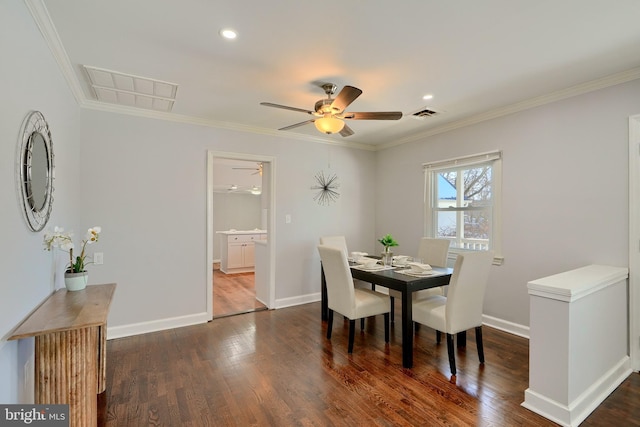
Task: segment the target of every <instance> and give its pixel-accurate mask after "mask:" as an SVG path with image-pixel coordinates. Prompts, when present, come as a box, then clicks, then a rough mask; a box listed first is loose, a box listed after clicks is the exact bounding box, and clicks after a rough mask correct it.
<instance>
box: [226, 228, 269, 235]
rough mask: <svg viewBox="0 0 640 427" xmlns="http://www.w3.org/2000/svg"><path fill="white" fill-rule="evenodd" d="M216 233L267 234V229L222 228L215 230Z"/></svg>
mask: <svg viewBox="0 0 640 427" xmlns="http://www.w3.org/2000/svg"><path fill="white" fill-rule="evenodd" d="M216 233H217V234H267V230H260V229H258V228H256V229H254V230H234V229H231V230H224V231H216Z"/></svg>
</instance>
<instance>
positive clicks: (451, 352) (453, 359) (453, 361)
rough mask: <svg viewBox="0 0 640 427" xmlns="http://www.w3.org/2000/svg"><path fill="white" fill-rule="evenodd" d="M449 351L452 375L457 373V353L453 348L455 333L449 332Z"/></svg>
mask: <svg viewBox="0 0 640 427" xmlns="http://www.w3.org/2000/svg"><path fill="white" fill-rule="evenodd" d="M447 352H448V353H449V368H450V369H451V375H455V374H456V353H455V350H454V348H453V335H452V334H447Z"/></svg>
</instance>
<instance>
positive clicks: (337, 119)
mask: <svg viewBox="0 0 640 427" xmlns="http://www.w3.org/2000/svg"><path fill="white" fill-rule="evenodd" d="M321 87H322V89H323V90H324V93H325V94H326V95H327V98H326V99H321V100H319V101H318V102H316V105H315V108H314V111H310V110H305V109H303V108H296V107H287V106H286V105H280V104H273V103H271V102H261V103H260V105H264V106H267V107H275V108H282V109H285V110H292V111H299V112H301V113H307V114H309V115H312V116H315V117H316V118H314V119H311V120H305V121H304V122H300V123H296V124H294V125H290V126H285V127H283V128H280V129H278V130H289V129H293V128H297V127H298V126H304V125H306V124H309V123H313V124H315V126H316V129H318V130H319V131H320V132H322V133H326V134H332V133H340V135H342V136H349V135H353V130H352V129H351V128H350V127H349V126H347V124H346V123H345V122H344V120H345V119H346V120H399V119H400V118H402V112H400V111H379V112H365V113H352V112H347V111H345V109H346V108H347V107H348V106H349V105H350V104H351V103H352V102H353V101H355V100H356V98H357V97H359V96H360V95H361V94H362V91H361V90H360V89H358V88H357V87H353V86H345V87H343V88H342V90H341V91H340V93H338V95H337V96H336V97H335V98H333V99H332V98H331V95H333V94H334V93H335V92H336V89H337V88H338V87H337V86H336V85H334V84H333V83H325V84H323V85H322V86H321Z"/></svg>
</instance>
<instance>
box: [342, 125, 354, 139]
mask: <svg viewBox="0 0 640 427" xmlns="http://www.w3.org/2000/svg"><path fill="white" fill-rule="evenodd" d="M340 135H342V136H351V135H353V129H351V128H350V127H349V126H347V124H346V123H345V124H344V127H343V128H342V130H341V131H340Z"/></svg>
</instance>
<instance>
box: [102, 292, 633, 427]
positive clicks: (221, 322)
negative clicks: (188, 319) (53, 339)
mask: <svg viewBox="0 0 640 427" xmlns="http://www.w3.org/2000/svg"><path fill="white" fill-rule="evenodd" d="M397 309H398V310H399V309H400V307H399V305H397ZM326 328H327V324H326V322H321V321H320V303H312V304H306V305H302V306H297V307H289V308H284V309H279V310H273V311H260V312H255V313H250V314H243V315H240V316H231V317H224V318H219V319H214V320H213V321H212V322H210V323H207V324H203V325H197V326H190V327H184V328H178V329H172V330H167V331H161V332H156V333H150V334H144V335H138V336H132V337H127V338H121V339H116V340H110V341H109V342H108V347H107V348H108V361H107V391H106V392H105V393H103V395H101V397H100V400H99V408H100V411H101V416H100V422H99V425H103V426H118V427H121V426H147V425H154V426H198V427H199V426H509V427H511V426H553V425H555V424H554V423H552V422H550V421H548V420H546V419H545V418H543V417H541V416H539V415H537V414H535V413H533V412H531V411H529V410H527V409H525V408H523V407H522V406H520V404H521V403H522V401H523V400H524V390H525V389H526V388H527V387H528V352H529V348H528V340H526V339H524V338H520V337H517V336H514V335H510V334H507V333H505V332H501V331H498V330H495V329H492V328H488V327H484V328H483V337H484V344H485V345H484V347H485V357H486V364H485V365H484V366H481V365H479V364H478V356H477V353H476V348H475V337H474V335H473V331H471V332H469V337H468V343H469V344H468V347H467V348H466V349H458V350H457V356H456V357H457V363H458V375H457V379H456V382H455V383H452V382H451V381H450V377H449V365H448V359H447V348H446V344H444V343H443V344H440V345H437V344H436V342H435V333H434V331H433V330H431V329H429V328H426V327H422V328H420V331H419V332H417V335H416V340H415V350H414V354H415V356H414V360H415V367H414V368H413V369H410V370H409V369H404V368H402V355H401V347H400V342H399V341H400V340H401V338H402V331H401V329H400V323H399V322H397V323H395V325H393V327H392V330H391V342H390V343H389V344H388V345H385V343H384V328H383V322H382V316H378V317H377V318H375V319H370V320H368V321H367V322H366V326H365V330H364V332H361V333H357V334H356V341H355V348H354V352H353V354H352V355H348V354H347V338H348V322H345V321H343V320H342V317H341V316H336V319H335V320H334V327H333V336H332V339H331V341H328V340H327V339H326V337H325V334H326ZM358 329H359V328H358ZM582 425H583V426H613V425H625V426H640V375H638V374H637V373H634V374H632V375H631V376H630V377H629V378H628V379H627V380H626V381H625V382H624V383H623V384H622V385H621V386H620V387H618V389H617V390H615V391H614V392H613V393H612V395H611V396H609V398H608V399H607V400H606V401H605V402H604V403H603V404H602V405H601V406H600V407H599V408H597V409H596V411H595V412H594V413H592V414H591V416H590V417H589V418H588V419H587V420H585V422H584V423H583V424H582Z"/></svg>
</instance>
